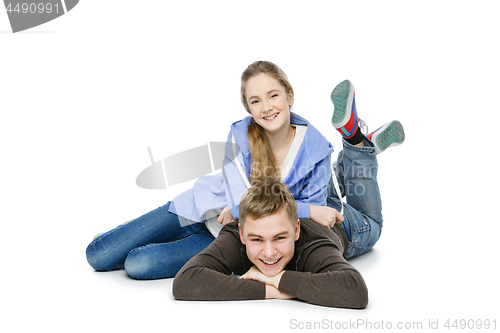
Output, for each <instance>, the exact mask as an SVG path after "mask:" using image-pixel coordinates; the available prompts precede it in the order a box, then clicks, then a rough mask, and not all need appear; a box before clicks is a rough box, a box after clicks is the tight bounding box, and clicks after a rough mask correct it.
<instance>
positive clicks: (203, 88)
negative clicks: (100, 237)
mask: <svg viewBox="0 0 500 333" xmlns="http://www.w3.org/2000/svg"><path fill="white" fill-rule="evenodd" d="M138 6H139V7H138ZM495 7H498V6H495V2H493V1H482V2H476V3H475V4H474V6H472V5H470V6H469V5H467V4H465V3H457V2H448V1H443V2H439V3H437V2H419V3H418V6H417V4H414V5H410V4H401V2H397V1H382V2H377V3H376V4H375V3H373V2H368V1H366V2H365V1H361V2H355V3H353V4H351V3H346V2H344V1H343V2H339V1H318V2H317V5H316V6H312V5H307V7H306V5H304V4H303V3H299V2H285V1H275V2H272V4H270V3H268V2H260V1H255V2H252V4H251V5H235V4H234V2H227V3H223V1H215V2H196V1H195V4H193V3H191V2H190V3H186V4H175V5H173V4H170V3H169V2H161V3H160V2H156V1H146V2H144V1H143V2H141V3H140V4H136V3H131V2H123V1H106V3H101V2H100V3H99V5H97V3H93V2H88V1H81V2H80V3H79V4H78V5H77V7H75V8H74V9H73V10H72V11H71V12H70V13H69V14H67V15H65V16H63V17H61V18H59V19H56V20H54V21H52V22H49V23H47V24H45V25H42V26H40V27H37V28H34V29H32V30H29V31H26V32H24V33H18V34H11V33H9V30H10V26H9V23H8V19H7V15H6V14H5V15H4V14H0V43H1V45H2V52H1V53H0V60H1V61H2V68H1V70H0V73H1V74H0V100H1V106H0V110H1V114H2V117H1V120H0V142H1V143H2V153H1V164H0V168H1V169H0V170H1V172H0V177H1V178H0V179H1V183H0V184H1V185H0V191H1V194H2V198H3V199H2V204H1V208H0V209H1V216H2V220H3V221H2V228H1V229H2V232H1V237H2V244H3V250H2V251H1V252H0V253H1V254H0V260H1V261H0V262H1V263H2V265H1V266H0V267H1V276H2V283H1V299H2V303H3V304H5V305H7V310H4V311H2V317H1V320H0V322H1V324H0V326H2V327H3V326H5V327H9V329H8V330H5V329H3V330H2V331H6V332H7V331H8V332H28V331H30V332H32V331H38V330H41V329H44V330H45V329H49V330H51V331H52V332H68V331H69V332H73V331H76V332H84V331H92V332H136V331H142V332H147V331H160V332H163V331H170V330H173V329H176V330H179V329H188V330H189V331H194V330H197V329H199V330H204V329H209V328H216V329H218V330H221V331H229V330H230V331H253V330H255V329H258V330H260V331H265V332H267V331H272V330H273V329H274V330H279V331H280V332H281V331H289V330H292V331H293V330H299V329H309V328H311V327H313V328H318V329H322V330H326V331H327V330H342V331H349V330H352V331H356V330H363V331H365V330H381V329H383V328H385V329H387V328H389V329H396V328H399V327H400V326H401V327H402V328H403V329H408V330H409V329H410V328H414V329H419V328H422V329H421V330H420V331H424V330H428V329H433V328H436V327H439V328H440V329H442V330H446V327H445V326H444V325H445V324H446V322H447V320H449V322H448V324H449V326H450V331H455V330H457V331H458V330H459V331H465V330H462V329H460V326H461V325H462V324H464V323H466V328H467V326H468V327H469V328H470V327H473V326H472V325H474V327H475V328H478V325H479V324H483V327H484V325H486V324H487V323H488V322H487V321H486V320H489V322H490V329H489V330H486V331H492V328H493V325H496V329H497V330H498V327H499V326H500V317H499V316H498V299H499V296H500V295H499V288H498V282H497V279H496V277H497V274H495V272H496V270H497V268H496V267H497V266H498V264H496V263H497V262H498V259H496V258H497V256H498V245H497V242H498V234H499V232H500V228H499V222H500V220H499V218H498V214H496V208H497V206H498V199H497V197H498V196H497V194H496V190H497V188H498V186H499V180H498V163H497V162H496V161H497V160H498V157H497V154H496V149H495V143H496V140H495V130H496V129H497V128H496V126H497V124H498V122H499V120H500V119H499V116H498V115H499V111H500V107H499V102H498V92H499V91H500V83H499V80H498V78H499V77H500V68H499V62H498V60H497V59H499V58H500V52H499V49H498V47H497V46H496V44H497V43H495V40H496V39H497V31H499V29H500V23H498V20H497V17H496V13H497V12H498V10H497V8H495ZM220 8H226V9H225V11H221V9H220ZM0 12H1V11H0ZM257 59H266V60H271V61H274V62H276V63H277V64H278V65H280V66H281V67H282V68H283V70H284V71H285V72H286V73H287V74H288V76H289V78H290V81H291V82H292V84H293V86H294V90H295V102H296V103H295V107H294V108H295V112H297V113H298V114H300V115H302V116H304V117H305V118H307V119H308V120H309V121H310V122H311V123H312V124H313V125H314V126H316V127H317V128H318V129H319V130H320V131H321V132H322V133H323V134H324V135H325V136H326V137H327V138H328V139H329V140H330V141H331V142H332V143H333V145H334V147H335V149H336V150H337V151H338V150H339V149H340V148H341V144H340V139H339V137H338V133H335V132H334V131H333V130H332V127H331V125H330V124H329V118H330V117H331V110H332V106H331V103H330V101H329V94H330V92H331V90H332V89H333V87H334V86H335V85H336V84H337V83H338V82H340V81H342V80H344V79H345V78H349V79H351V80H352V82H354V85H355V87H356V98H357V105H358V111H359V113H360V115H361V117H362V118H363V119H365V120H366V121H367V122H368V124H369V125H370V126H371V128H372V129H375V128H376V127H377V126H379V125H382V124H383V123H384V122H386V121H389V120H391V119H399V120H400V121H401V122H402V123H403V124H404V126H405V130H406V135H407V140H406V142H405V144H404V145H403V146H401V147H396V148H391V149H390V150H389V151H388V152H386V153H384V154H383V155H380V156H379V164H380V173H379V183H380V187H381V192H382V199H383V203H384V209H383V213H384V218H385V222H384V230H383V234H382V238H381V239H380V241H379V243H378V244H377V245H376V247H375V248H374V250H372V251H371V252H369V253H367V254H365V255H363V256H361V257H360V258H356V259H353V260H352V264H353V265H354V266H356V267H357V268H358V269H359V270H360V272H361V273H362V274H363V276H364V278H365V280H366V283H367V285H368V288H369V293H370V303H369V305H368V307H367V308H366V309H364V310H361V311H353V310H345V309H330V308H324V307H319V306H313V305H309V304H305V303H302V302H299V301H271V300H268V301H252V302H180V301H175V300H174V299H173V297H172V294H171V287H172V280H171V279H166V280H157V281H135V280H132V279H130V278H128V277H127V275H126V273H125V272H124V271H113V272H107V273H97V272H94V271H93V270H92V269H91V267H90V266H89V265H88V264H87V263H86V260H85V253H84V252H85V248H86V246H87V244H88V243H89V242H90V240H91V239H92V236H93V235H94V234H96V233H97V232H100V231H105V230H108V229H110V228H112V227H114V226H116V225H118V224H120V223H122V222H124V221H126V220H128V219H130V218H134V217H136V216H138V215H140V214H143V213H145V212H147V211H149V210H151V209H154V208H156V207H158V206H160V205H162V204H164V203H165V202H166V201H168V200H169V199H171V198H172V197H173V196H175V195H176V194H178V193H180V192H181V191H183V190H184V189H186V188H188V187H189V186H190V185H191V184H192V183H185V184H182V185H177V186H173V187H171V188H169V189H167V190H145V189H142V188H139V187H137V186H136V184H135V178H136V176H137V175H138V174H139V173H140V172H141V171H142V170H143V169H144V168H146V167H147V166H148V165H149V164H150V157H149V154H148V151H147V147H151V148H152V151H153V155H154V157H155V159H156V160H158V159H160V158H164V157H167V156H170V155H173V154H175V153H178V152H181V151H184V150H186V149H189V148H193V147H196V146H200V145H203V144H205V143H206V142H209V141H224V140H225V139H226V135H227V132H228V128H229V126H230V124H231V123H232V122H234V121H236V120H238V119H240V118H242V117H244V116H246V113H245V111H244V110H243V108H242V107H241V104H240V101H239V95H238V94H239V76H240V74H241V72H242V71H243V69H244V68H245V67H246V66H247V65H248V64H250V63H251V62H252V61H254V60H257ZM456 319H457V320H458V321H457V322H456V323H455V325H457V327H458V328H454V327H453V324H454V320H456ZM460 320H465V321H462V322H460ZM469 320H474V321H473V322H472V321H469ZM436 321H437V322H436ZM493 321H496V322H493Z"/></svg>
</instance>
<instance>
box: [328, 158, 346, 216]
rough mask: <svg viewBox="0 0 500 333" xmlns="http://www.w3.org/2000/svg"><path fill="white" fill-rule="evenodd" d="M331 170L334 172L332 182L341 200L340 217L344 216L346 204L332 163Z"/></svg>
mask: <svg viewBox="0 0 500 333" xmlns="http://www.w3.org/2000/svg"><path fill="white" fill-rule="evenodd" d="M330 169H331V170H332V180H333V186H334V187H335V191H336V192H337V196H338V197H339V200H340V215H344V202H343V201H342V193H341V192H340V187H339V182H338V181H337V175H335V170H333V166H332V164H331V163H330Z"/></svg>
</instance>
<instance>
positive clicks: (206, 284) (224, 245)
mask: <svg viewBox="0 0 500 333" xmlns="http://www.w3.org/2000/svg"><path fill="white" fill-rule="evenodd" d="M348 245H349V240H348V239H347V237H346V235H345V233H344V232H343V230H342V229H341V227H340V226H339V225H338V224H336V225H335V226H334V228H332V229H328V228H325V227H323V226H321V225H319V224H317V223H316V222H314V221H312V220H309V219H301V220H300V237H299V239H298V240H297V241H296V242H295V253H294V256H293V258H292V259H291V260H290V262H289V263H288V264H287V266H286V267H285V270H286V271H285V273H284V274H283V275H282V277H281V280H280V283H279V286H278V289H279V290H280V291H282V292H284V293H286V294H288V295H290V296H293V297H296V298H298V299H300V300H303V301H305V302H308V303H312V304H318V305H323V306H330V307H341V308H355V309H362V308H364V307H366V305H367V303H368V290H367V288H366V284H365V281H364V280H363V277H362V276H361V274H360V273H359V272H358V271H357V270H356V269H355V268H354V267H353V266H351V265H350V264H349V263H348V262H347V261H346V260H345V259H344V256H345V254H346V253H347V248H348ZM252 266H253V264H252V262H251V261H250V260H249V259H248V257H247V255H246V248H245V245H243V244H242V243H241V241H240V237H239V233H238V222H232V223H228V224H227V225H226V226H224V228H222V230H221V232H220V234H219V236H218V237H217V239H215V241H214V242H213V243H212V244H211V245H210V246H209V247H208V248H206V249H205V250H203V251H202V252H200V253H199V254H197V255H196V256H194V257H193V258H192V259H191V260H189V261H188V262H187V263H186V264H185V265H184V267H183V268H182V269H181V270H180V271H179V273H177V275H176V277H175V279H174V282H173V288H172V293H173V295H174V297H175V298H176V299H180V300H200V301H207V300H224V301H233V300H250V299H264V298H265V294H266V292H265V285H264V283H262V282H259V281H252V280H244V279H239V278H238V277H237V276H234V275H243V274H245V273H246V272H247V271H248V270H249V269H250V268H251V267H252Z"/></svg>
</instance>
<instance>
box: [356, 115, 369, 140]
mask: <svg viewBox="0 0 500 333" xmlns="http://www.w3.org/2000/svg"><path fill="white" fill-rule="evenodd" d="M358 126H359V129H360V130H361V133H362V134H363V135H365V136H366V135H367V134H368V133H369V132H368V125H367V124H366V123H365V121H364V120H363V119H361V118H359V122H358Z"/></svg>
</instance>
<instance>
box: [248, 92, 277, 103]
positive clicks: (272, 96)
mask: <svg viewBox="0 0 500 333" xmlns="http://www.w3.org/2000/svg"><path fill="white" fill-rule="evenodd" d="M275 97H278V94H274V95H271V98H275ZM256 103H259V101H258V100H254V101H251V102H250V104H256Z"/></svg>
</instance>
